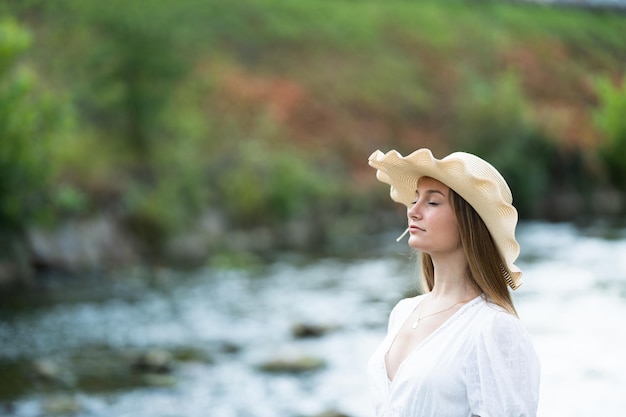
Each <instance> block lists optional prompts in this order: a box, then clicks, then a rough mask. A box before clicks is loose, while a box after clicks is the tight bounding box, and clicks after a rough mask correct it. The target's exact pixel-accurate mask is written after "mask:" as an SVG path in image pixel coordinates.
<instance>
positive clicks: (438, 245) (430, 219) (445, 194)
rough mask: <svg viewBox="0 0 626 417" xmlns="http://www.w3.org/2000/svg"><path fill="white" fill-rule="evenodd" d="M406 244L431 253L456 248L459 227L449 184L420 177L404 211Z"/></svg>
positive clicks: (444, 251) (457, 245)
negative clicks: (412, 200)
mask: <svg viewBox="0 0 626 417" xmlns="http://www.w3.org/2000/svg"><path fill="white" fill-rule="evenodd" d="M407 217H408V221H409V227H410V234H411V237H410V238H409V246H410V247H412V248H413V249H417V250H419V251H422V252H426V253H428V254H430V255H431V256H433V255H435V254H437V253H447V252H451V251H454V250H458V249H459V248H460V237H459V229H458V226H457V221H456V216H455V215H454V210H453V208H452V205H451V204H450V188H448V186H446V185H444V184H443V183H441V182H439V181H437V180H436V179H434V178H430V177H422V178H420V180H419V182H418V184H417V190H416V192H415V202H414V204H413V206H412V207H410V208H409V209H408V211H407Z"/></svg>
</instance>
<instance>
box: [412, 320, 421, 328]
mask: <svg viewBox="0 0 626 417" xmlns="http://www.w3.org/2000/svg"><path fill="white" fill-rule="evenodd" d="M418 324H420V321H419V319H418V320H416V321H414V322H413V324H412V325H411V329H413V330H415V329H417V325H418Z"/></svg>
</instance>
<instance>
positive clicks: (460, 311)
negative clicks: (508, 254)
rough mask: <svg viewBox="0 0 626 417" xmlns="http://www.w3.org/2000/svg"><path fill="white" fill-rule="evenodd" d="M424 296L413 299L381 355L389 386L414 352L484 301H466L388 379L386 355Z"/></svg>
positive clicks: (482, 295)
mask: <svg viewBox="0 0 626 417" xmlns="http://www.w3.org/2000/svg"><path fill="white" fill-rule="evenodd" d="M425 295H426V294H424V295H422V296H418V297H415V305H414V306H413V307H412V308H409V309H408V311H407V313H406V314H405V316H404V319H403V320H402V321H401V324H400V325H399V326H398V327H397V329H396V331H395V334H394V335H393V338H392V339H391V342H390V343H389V344H388V345H387V349H385V353H384V355H383V371H384V373H385V378H386V379H387V382H388V383H389V384H390V385H391V384H393V383H394V381H396V379H398V374H399V373H400V371H401V370H402V368H403V367H404V364H405V363H406V362H407V360H408V359H409V358H410V357H411V356H413V355H414V354H415V352H417V351H418V350H420V349H421V348H422V347H423V346H424V345H426V344H428V343H429V342H430V341H431V340H432V339H433V338H434V337H436V336H437V335H438V334H439V333H441V332H442V331H444V330H445V329H446V328H447V327H449V326H450V324H452V323H453V322H454V321H456V319H457V318H458V317H459V316H461V315H462V314H464V313H465V311H466V310H467V309H469V308H470V307H471V306H474V305H476V304H477V303H478V302H479V301H481V300H484V294H479V295H478V296H476V297H475V298H473V299H471V300H470V301H468V302H467V303H466V304H465V305H463V306H462V307H461V308H459V309H458V310H457V311H456V312H455V313H454V314H453V315H451V316H450V317H448V318H447V319H446V321H444V322H443V323H442V324H441V325H440V326H439V327H437V328H436V329H435V330H434V331H433V332H432V333H431V334H429V335H428V336H426V338H424V340H422V341H421V342H419V343H418V344H417V345H416V346H414V347H413V349H411V350H410V351H409V353H407V354H406V356H405V357H404V358H403V359H402V361H401V362H400V364H399V365H398V369H396V373H395V375H394V377H393V379H390V378H389V372H388V371H387V355H388V354H389V351H390V350H391V347H392V346H393V344H394V342H395V341H396V339H397V337H398V334H399V333H400V330H401V329H402V328H403V327H404V325H405V324H406V322H407V321H408V320H409V317H411V314H412V313H413V312H414V311H415V309H416V308H417V307H418V306H419V305H420V304H421V303H422V302H423V301H424V299H425Z"/></svg>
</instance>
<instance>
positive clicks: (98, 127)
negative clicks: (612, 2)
mask: <svg viewBox="0 0 626 417" xmlns="http://www.w3.org/2000/svg"><path fill="white" fill-rule="evenodd" d="M0 12H2V15H3V16H12V17H13V18H15V20H16V21H17V22H18V23H19V25H20V26H21V28H22V29H23V30H25V31H27V32H29V33H30V36H32V39H33V41H32V44H31V46H30V48H29V49H27V50H25V51H24V52H22V53H20V54H19V56H18V57H17V58H15V59H14V60H13V61H11V63H10V65H11V68H12V69H11V70H10V71H9V72H5V73H4V75H3V79H2V82H3V83H4V84H5V85H7V84H9V83H11V82H15V81H14V80H13V78H11V75H10V74H12V73H13V72H15V71H17V68H28V69H29V71H30V72H31V73H34V74H36V76H37V83H36V87H34V90H33V93H32V94H33V95H34V97H37V96H38V94H40V93H41V94H43V92H45V93H46V94H51V95H52V96H53V97H55V98H56V99H58V100H59V102H61V103H62V104H63V105H67V106H68V107H69V108H70V109H71V111H68V112H67V113H66V114H65V116H63V117H65V118H67V119H68V120H69V122H67V123H63V124H62V126H63V129H62V132H61V133H59V134H57V135H56V136H54V137H52V138H50V139H49V140H48V142H47V143H49V145H50V147H49V149H50V150H49V151H47V153H46V155H45V158H46V161H48V162H49V163H50V164H51V166H52V167H53V169H51V170H50V172H49V174H48V175H47V176H46V177H45V178H44V179H42V180H41V181H42V182H43V183H44V184H45V185H46V187H44V188H45V192H43V191H41V188H42V187H41V186H38V187H35V186H33V189H36V190H37V193H39V197H38V199H34V200H33V199H28V200H27V201H19V202H12V206H14V207H18V206H20V205H21V206H24V207H26V206H28V208H29V210H20V212H24V213H26V212H28V213H31V212H35V215H33V216H29V217H28V218H15V216H13V217H8V216H6V215H5V213H2V215H3V216H4V217H2V223H3V224H4V225H7V224H9V223H10V224H12V225H15V224H17V225H18V226H20V227H23V226H24V225H28V224H30V223H32V222H33V221H35V220H33V219H41V218H44V219H48V221H49V222H52V223H54V222H56V221H58V219H60V218H63V217H67V216H70V217H72V216H84V215H90V214H92V213H97V212H102V211H107V212H110V213H113V214H114V215H115V216H117V217H118V218H120V219H121V220H122V221H123V223H124V224H125V225H126V226H127V227H128V230H131V231H132V232H133V233H135V234H137V235H138V236H143V238H144V239H145V240H147V241H151V242H155V241H160V240H161V239H163V238H165V237H166V236H168V235H171V234H176V233H180V232H181V231H184V230H186V229H187V228H189V227H193V224H194V223H193V222H194V220H193V219H195V218H197V216H199V215H201V214H202V213H204V212H206V211H207V210H211V211H217V212H220V213H222V216H223V218H224V221H225V222H227V224H228V225H229V226H228V227H227V228H230V227H241V226H247V225H259V224H265V225H270V226H274V227H279V225H282V224H284V223H285V222H286V221H289V220H294V219H307V221H310V222H312V223H315V222H318V223H319V224H320V225H322V226H320V228H321V229H322V230H323V229H324V228H331V229H332V228H333V227H336V222H334V221H331V220H328V219H336V218H344V217H345V216H348V215H350V214H353V215H354V216H362V218H363V219H365V220H364V221H366V222H367V217H368V215H369V216H371V215H372V213H374V212H375V211H376V210H377V207H378V208H381V209H382V210H388V209H389V206H390V205H389V203H388V202H387V201H386V199H387V198H386V191H385V190H384V189H382V188H381V187H382V186H381V185H379V184H376V183H375V180H374V179H373V172H371V169H370V168H369V167H367V163H366V160H367V156H368V155H369V154H370V153H371V152H372V151H373V150H375V149H377V148H381V149H383V150H386V149H391V148H395V149H398V150H399V151H401V152H403V153H406V152H410V151H412V150H414V149H417V148H419V147H423V146H428V147H431V148H432V149H433V150H434V151H435V153H436V154H437V155H438V156H443V155H444V154H445V153H446V152H448V151H450V150H452V149H464V150H467V151H471V152H475V153H478V154H479V155H481V156H483V157H485V158H487V159H489V160H490V161H492V162H493V163H494V164H495V165H496V166H497V167H499V168H500V169H501V170H502V171H503V172H504V175H505V177H506V178H507V179H509V181H510V183H511V186H512V188H513V192H514V195H515V198H516V201H517V205H518V207H519V208H520V210H521V213H522V215H523V216H524V217H538V216H539V217H546V216H547V217H552V218H575V217H576V216H578V215H581V214H588V213H590V212H592V213H599V214H602V215H616V214H619V212H620V211H621V212H623V211H624V203H623V199H624V197H623V193H624V183H623V181H622V180H620V179H622V178H624V177H625V176H626V168H625V166H624V162H623V158H616V157H615V155H617V154H619V153H620V152H623V151H624V150H625V149H626V148H625V146H626V145H624V144H625V143H626V126H625V123H624V122H623V121H622V119H623V118H622V117H619V116H617V117H616V116H613V115H614V114H618V115H619V114H621V113H620V111H621V110H620V109H622V108H623V106H624V103H625V102H626V88H625V87H623V86H624V85H625V82H624V73H625V71H626V67H625V64H624V63H625V62H626V60H625V58H626V41H625V40H624V36H623V35H624V33H626V16H625V15H623V14H616V13H610V12H590V11H584V10H577V9H572V8H567V9H562V8H552V7H547V6H539V5H530V4H520V3H509V2H502V1H493V2H491V1H469V0H468V1H431V0H424V1H420V2H413V1H400V0H396V1H381V0H377V1H375V0H353V1H347V0H317V1H303V0H265V1H263V2H259V1H253V0H212V1H199V0H197V1H196V0H183V1H176V2H171V1H165V0H158V1H154V2H150V7H147V6H146V4H145V2H141V1H139V0H131V1H121V0H115V1H109V2H97V1H78V0H62V1H55V2H46V1H41V0H29V1H23V2H8V3H6V2H5V4H3V5H0ZM1 42H5V43H7V42H8V41H7V40H6V39H3V38H1V37H0V43H1ZM7 65H8V64H7ZM11 80H13V81H11ZM2 111H4V112H11V109H10V108H4V109H3V110H2ZM6 143H7V142H6V141H5V144H2V145H0V146H5V147H6V146H7V145H6ZM37 149H38V148H36V147H31V148H30V150H31V152H35V153H36V152H40V151H39V150H37ZM622 154H623V153H622ZM34 164H35V163H34V162H33V165H34ZM15 165H16V164H13V165H11V163H7V164H5V165H3V166H2V167H0V169H2V170H4V172H10V171H11V170H15V169H17V168H16V167H15ZM26 168H28V167H26ZM20 169H24V167H23V166H20ZM620 181H621V182H620ZM4 188H5V189H10V187H7V186H5V187H4ZM598 190H600V191H602V194H601V195H602V196H603V198H605V200H602V204H600V206H601V207H597V206H594V205H593V201H595V200H597V197H598V195H596V194H593V193H597V192H598ZM42 193H43V194H42ZM620 193H622V194H620ZM616 195H617V196H618V197H616ZM619 195H621V197H619ZM559 196H560V197H563V198H564V199H565V200H567V198H570V197H572V196H573V197H574V198H575V200H576V204H575V207H573V209H572V205H571V204H563V207H562V210H561V211H562V212H559V210H560V209H559V206H557V205H556V203H555V202H558V199H557V198H556V197H559ZM607 196H608V197H607ZM0 198H2V199H3V200H5V201H8V200H11V199H12V198H13V199H14V197H12V196H11V194H10V193H7V194H4V195H2V196H1V197H0ZM620 198H621V200H620ZM565 200H563V201H565ZM41 201H46V202H47V203H48V204H41ZM567 201H570V200H567ZM553 203H554V204H553ZM605 203H606V204H605ZM21 206H20V207H21ZM609 206H610V207H609ZM607 207H608V208H607ZM55 219H56V220H55ZM324 219H326V220H324ZM317 241H322V242H323V241H324V238H323V236H321V237H320V236H318V238H317Z"/></svg>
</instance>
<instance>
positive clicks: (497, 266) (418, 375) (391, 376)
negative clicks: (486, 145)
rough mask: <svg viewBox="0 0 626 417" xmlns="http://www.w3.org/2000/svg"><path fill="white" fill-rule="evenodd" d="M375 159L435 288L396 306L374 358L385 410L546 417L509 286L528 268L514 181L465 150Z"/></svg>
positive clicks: (452, 416)
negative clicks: (541, 416) (540, 413)
mask: <svg viewBox="0 0 626 417" xmlns="http://www.w3.org/2000/svg"><path fill="white" fill-rule="evenodd" d="M369 164H370V165H371V166H372V167H374V168H376V169H377V178H378V179H379V180H380V181H382V182H385V183H387V184H389V185H390V186H391V198H392V199H393V200H394V201H397V202H400V203H402V204H404V205H406V206H407V208H408V209H407V218H408V226H409V228H408V229H407V232H408V233H410V236H409V246H410V247H411V248H413V249H415V250H417V251H419V252H421V262H422V278H423V281H424V290H425V293H424V294H423V295H420V296H417V297H414V298H407V299H404V300H402V301H400V302H399V303H398V304H397V305H396V306H395V307H394V309H393V310H392V312H391V315H390V317H389V325H388V332H387V336H386V337H385V339H384V340H383V342H382V343H381V345H380V346H379V348H378V349H377V350H376V352H375V353H374V355H373V356H372V358H371V359H370V362H369V365H368V376H369V379H370V385H371V388H372V394H373V400H374V406H375V411H376V416H377V417H383V416H384V417H392V416H393V417H470V416H480V417H533V416H536V413H537V404H538V398H539V379H540V368H539V361H538V358H537V355H536V353H535V350H534V348H533V346H532V342H531V340H530V338H529V336H528V334H527V332H526V330H525V329H524V327H523V326H522V324H521V322H520V320H519V319H518V317H517V313H516V311H515V307H514V306H513V301H512V299H511V296H510V293H509V290H508V288H507V286H508V287H511V289H513V290H515V289H517V288H518V287H519V286H520V285H521V272H520V270H519V268H517V267H516V266H515V265H514V263H513V262H514V261H515V259H516V258H517V256H518V255H519V244H518V243H517V241H516V239H515V226H516V224H517V210H516V209H515V208H514V207H513V205H512V196H511V191H510V190H509V187H508V185H507V183H506V181H505V180H504V178H502V176H501V175H500V173H499V172H498V171H497V170H496V169H495V168H494V167H493V166H492V165H490V164H489V163H488V162H486V161H484V160H482V159H480V158H479V157H477V156H475V155H472V154H468V153H464V152H455V153H453V154H450V155H448V156H447V157H445V158H443V159H441V160H438V159H436V158H434V157H433V155H432V153H431V152H430V150H428V149H419V150H417V151H415V152H413V153H412V154H410V155H408V156H406V157H403V156H402V155H400V154H399V153H398V152H396V151H391V152H388V153H386V154H383V153H382V152H380V151H376V152H374V153H373V154H372V156H370V158H369ZM405 233H406V232H405Z"/></svg>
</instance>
